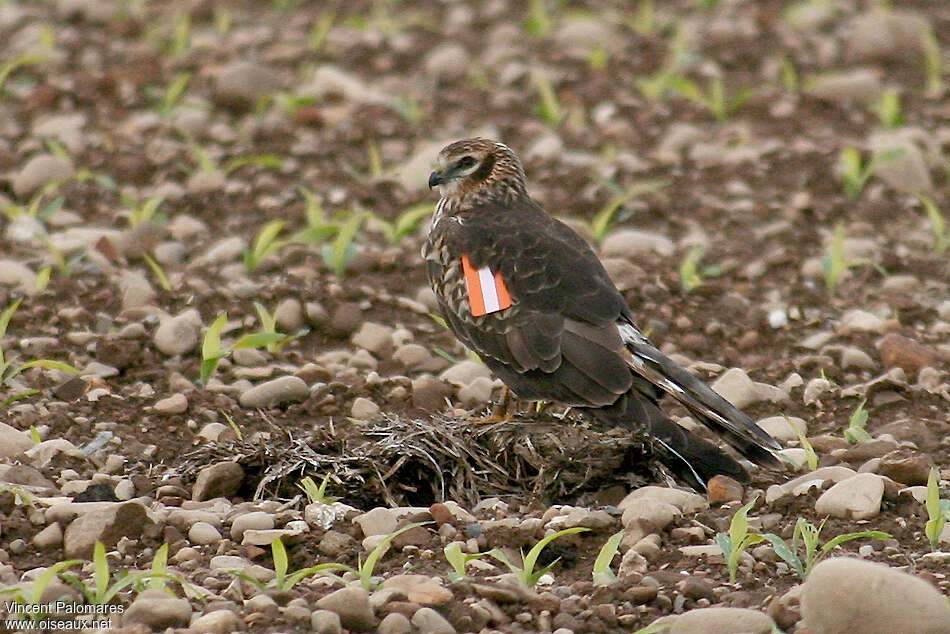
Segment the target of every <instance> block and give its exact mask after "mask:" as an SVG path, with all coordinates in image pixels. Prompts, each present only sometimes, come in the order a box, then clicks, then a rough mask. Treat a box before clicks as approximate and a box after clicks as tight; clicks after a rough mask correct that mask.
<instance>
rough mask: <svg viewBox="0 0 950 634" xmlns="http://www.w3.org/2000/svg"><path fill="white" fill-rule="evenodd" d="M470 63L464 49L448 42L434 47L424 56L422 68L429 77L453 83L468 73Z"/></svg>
mask: <svg viewBox="0 0 950 634" xmlns="http://www.w3.org/2000/svg"><path fill="white" fill-rule="evenodd" d="M470 62H471V59H470V55H469V53H468V51H466V50H465V47H463V46H461V45H459V44H455V43H453V42H448V43H445V44H440V45H438V46H436V47H435V48H433V49H431V50H430V51H429V52H428V53H427V54H426V58H425V61H424V62H423V68H424V69H425V72H426V74H427V75H429V76H430V77H434V78H436V79H441V80H445V81H455V80H457V79H461V78H463V77H464V76H465V75H466V74H467V73H468V71H469V67H470Z"/></svg>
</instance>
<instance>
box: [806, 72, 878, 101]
mask: <svg viewBox="0 0 950 634" xmlns="http://www.w3.org/2000/svg"><path fill="white" fill-rule="evenodd" d="M803 91H804V93H805V94H806V95H809V96H811V97H815V98H817V99H823V100H825V101H830V102H834V103H844V104H849V103H861V104H869V103H872V102H874V101H875V100H877V99H879V98H880V96H881V93H882V92H884V84H883V83H882V82H881V77H880V74H879V73H878V72H877V71H875V70H872V69H868V68H859V69H856V70H846V71H841V72H836V73H822V74H821V75H819V76H818V77H813V78H811V79H810V80H808V81H806V82H805V84H804V86H803Z"/></svg>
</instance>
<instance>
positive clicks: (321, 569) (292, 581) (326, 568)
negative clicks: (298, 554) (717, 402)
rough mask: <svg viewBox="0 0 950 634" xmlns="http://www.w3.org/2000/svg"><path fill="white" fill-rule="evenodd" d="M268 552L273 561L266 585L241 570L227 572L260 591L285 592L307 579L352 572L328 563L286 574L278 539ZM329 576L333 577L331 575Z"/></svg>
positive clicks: (284, 555)
mask: <svg viewBox="0 0 950 634" xmlns="http://www.w3.org/2000/svg"><path fill="white" fill-rule="evenodd" d="M270 550H271V555H272V557H273V559H274V577H273V578H272V579H271V580H270V581H268V582H267V583H264V582H263V581H260V580H258V579H255V578H254V577H252V576H251V575H249V574H247V573H246V572H244V571H243V570H229V571H228V572H229V573H230V574H232V575H234V576H235V577H239V578H240V579H242V580H244V581H247V582H248V583H250V584H251V585H254V586H257V588H258V589H260V590H268V589H274V590H281V591H283V592H286V591H288V590H292V589H293V587H294V586H295V585H297V584H298V583H300V582H301V581H303V580H304V579H306V578H307V577H313V576H316V575H324V574H327V573H330V572H331V571H333V570H346V571H350V570H352V568H350V567H349V566H346V565H344V564H337V563H328V564H317V565H316V566H309V567H307V568H301V569H300V570H297V571H296V572H292V573H290V574H288V573H287V570H288V568H289V560H288V558H287V549H286V548H285V547H284V543H283V542H282V541H280V539H275V540H274V541H272V542H271V544H270ZM330 576H333V575H332V574H331V575H330Z"/></svg>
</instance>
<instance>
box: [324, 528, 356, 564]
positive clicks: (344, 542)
mask: <svg viewBox="0 0 950 634" xmlns="http://www.w3.org/2000/svg"><path fill="white" fill-rule="evenodd" d="M357 547H358V545H357V543H356V540H355V539H353V538H352V537H350V536H349V535H347V534H346V533H341V532H340V531H333V530H330V531H327V532H326V533H324V534H323V537H321V538H320V543H319V544H317V550H319V551H320V552H321V553H323V554H324V555H326V556H327V557H329V558H330V559H337V558H338V557H340V556H341V555H344V554H347V553H350V552H353V550H354V549H356V548H357Z"/></svg>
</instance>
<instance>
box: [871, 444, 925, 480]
mask: <svg viewBox="0 0 950 634" xmlns="http://www.w3.org/2000/svg"><path fill="white" fill-rule="evenodd" d="M932 466H934V463H933V460H932V459H931V457H930V456H928V455H927V454H922V453H918V452H916V451H914V450H912V449H897V450H895V451H892V452H890V453H887V454H885V455H883V456H881V461H880V463H879V464H878V467H877V472H878V473H880V474H881V475H883V476H887V477H888V478H890V479H891V480H894V481H896V482H900V483H901V484H906V485H907V486H915V485H925V484H927V477H928V476H929V475H930V468H931V467H932Z"/></svg>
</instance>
